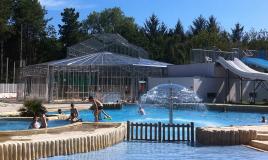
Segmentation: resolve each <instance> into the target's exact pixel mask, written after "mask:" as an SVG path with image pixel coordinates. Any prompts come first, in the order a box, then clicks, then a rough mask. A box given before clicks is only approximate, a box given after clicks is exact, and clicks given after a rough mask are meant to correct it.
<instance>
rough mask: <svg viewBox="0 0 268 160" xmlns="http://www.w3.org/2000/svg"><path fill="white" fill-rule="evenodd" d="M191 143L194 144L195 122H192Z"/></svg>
mask: <svg viewBox="0 0 268 160" xmlns="http://www.w3.org/2000/svg"><path fill="white" fill-rule="evenodd" d="M191 142H192V143H194V122H191Z"/></svg>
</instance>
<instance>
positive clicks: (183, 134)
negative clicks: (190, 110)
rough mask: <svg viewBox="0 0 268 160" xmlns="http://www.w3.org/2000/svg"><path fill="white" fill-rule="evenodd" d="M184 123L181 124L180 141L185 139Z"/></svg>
mask: <svg viewBox="0 0 268 160" xmlns="http://www.w3.org/2000/svg"><path fill="white" fill-rule="evenodd" d="M184 127H185V126H184V124H182V141H185V129H184Z"/></svg>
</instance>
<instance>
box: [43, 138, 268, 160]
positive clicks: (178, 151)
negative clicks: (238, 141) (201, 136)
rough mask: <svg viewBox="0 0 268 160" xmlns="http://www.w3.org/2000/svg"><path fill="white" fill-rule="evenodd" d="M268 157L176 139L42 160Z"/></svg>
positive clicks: (237, 148) (253, 159) (237, 159)
mask: <svg viewBox="0 0 268 160" xmlns="http://www.w3.org/2000/svg"><path fill="white" fill-rule="evenodd" d="M77 159H79V160H90V159H92V160H177V159H179V160H226V159H228V160H244V159H248V160H267V159H268V154H267V153H265V152H258V151H255V150H253V149H249V148H247V147H243V146H228V147H217V146H213V147H204V146H203V147H191V146H189V145H187V144H177V143H157V144H156V143H142V142H122V143H120V144H117V145H114V146H112V147H109V148H106V149H103V150H100V151H94V152H89V153H81V154H75V155H68V156H58V157H52V158H47V159H43V160H77Z"/></svg>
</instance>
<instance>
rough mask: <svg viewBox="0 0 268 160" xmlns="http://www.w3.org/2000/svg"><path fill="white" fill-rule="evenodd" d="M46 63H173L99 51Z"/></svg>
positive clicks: (77, 64) (78, 64)
mask: <svg viewBox="0 0 268 160" xmlns="http://www.w3.org/2000/svg"><path fill="white" fill-rule="evenodd" d="M44 64H47V65H49V66H87V65H134V66H149V67H167V65H171V64H169V63H164V62H158V61H154V60H149V59H144V58H135V57H130V56H126V55H121V54H116V53H111V52H97V53H93V54H88V55H84V56H80V57H75V58H66V59H62V60H57V61H51V62H47V63H44Z"/></svg>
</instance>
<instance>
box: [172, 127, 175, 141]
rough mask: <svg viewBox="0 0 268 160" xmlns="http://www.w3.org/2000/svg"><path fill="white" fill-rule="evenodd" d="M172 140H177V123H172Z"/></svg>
mask: <svg viewBox="0 0 268 160" xmlns="http://www.w3.org/2000/svg"><path fill="white" fill-rule="evenodd" d="M172 141H175V125H174V124H172Z"/></svg>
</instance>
